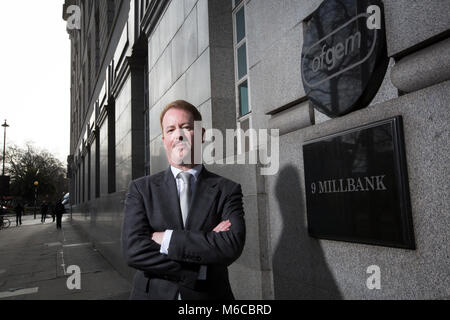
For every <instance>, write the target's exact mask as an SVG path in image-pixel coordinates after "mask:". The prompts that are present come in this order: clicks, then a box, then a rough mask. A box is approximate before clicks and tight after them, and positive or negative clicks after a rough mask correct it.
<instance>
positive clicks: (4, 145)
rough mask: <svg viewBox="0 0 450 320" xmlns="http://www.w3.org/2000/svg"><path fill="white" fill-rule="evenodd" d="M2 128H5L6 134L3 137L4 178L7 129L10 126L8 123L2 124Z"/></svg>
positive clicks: (3, 173)
mask: <svg viewBox="0 0 450 320" xmlns="http://www.w3.org/2000/svg"><path fill="white" fill-rule="evenodd" d="M2 127H3V128H5V134H4V135H3V172H2V176H4V175H5V154H6V128H8V127H9V125H8V124H7V123H6V120H5V123H4V124H2Z"/></svg>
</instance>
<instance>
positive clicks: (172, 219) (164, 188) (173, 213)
mask: <svg viewBox="0 0 450 320" xmlns="http://www.w3.org/2000/svg"><path fill="white" fill-rule="evenodd" d="M159 187H160V193H159V194H160V196H159V199H160V205H161V208H162V210H163V215H164V218H165V219H166V221H167V223H168V225H169V227H170V228H171V227H173V226H176V227H177V230H182V229H183V218H182V216H181V209H180V201H179V199H178V191H177V184H176V182H175V178H174V177H173V174H172V171H171V170H170V167H169V168H168V169H167V170H166V172H165V174H164V181H163V183H162V184H161V185H160V186H159Z"/></svg>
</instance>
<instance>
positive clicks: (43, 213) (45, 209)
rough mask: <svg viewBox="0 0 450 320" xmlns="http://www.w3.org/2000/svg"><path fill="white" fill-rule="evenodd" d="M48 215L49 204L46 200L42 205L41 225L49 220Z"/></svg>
mask: <svg viewBox="0 0 450 320" xmlns="http://www.w3.org/2000/svg"><path fill="white" fill-rule="evenodd" d="M47 213H48V204H47V202H45V200H44V201H43V202H42V205H41V223H45V219H46V218H47Z"/></svg>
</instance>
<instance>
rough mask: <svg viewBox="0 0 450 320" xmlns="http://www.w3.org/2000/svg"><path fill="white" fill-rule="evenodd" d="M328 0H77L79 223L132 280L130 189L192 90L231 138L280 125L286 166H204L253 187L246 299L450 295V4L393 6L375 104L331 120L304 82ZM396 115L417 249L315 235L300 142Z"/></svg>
mask: <svg viewBox="0 0 450 320" xmlns="http://www.w3.org/2000/svg"><path fill="white" fill-rule="evenodd" d="M321 3H322V0H302V1H299V0H283V1H277V0H96V1H93V0H90V1H89V0H72V1H70V0H66V2H65V5H64V13H63V15H64V18H65V19H66V20H67V21H69V20H70V19H71V18H72V17H73V14H76V13H75V11H70V10H68V9H69V7H70V6H77V7H78V8H80V9H81V10H80V23H79V28H77V27H73V26H72V27H69V25H68V32H69V35H70V40H71V48H72V51H71V81H72V87H71V141H70V144H71V145H70V152H71V155H70V157H69V164H68V165H69V168H70V174H71V201H72V204H73V223H75V224H76V225H77V226H79V228H80V229H81V230H83V231H84V232H85V233H86V236H87V237H89V239H90V240H91V241H92V242H93V244H94V245H95V247H96V248H97V249H98V250H99V251H100V252H101V253H102V254H103V255H104V256H105V257H106V258H107V259H108V260H109V261H110V262H111V263H112V264H113V265H114V266H115V267H116V268H117V269H118V270H119V271H120V272H121V273H122V274H123V275H125V276H126V277H128V278H131V275H132V270H130V269H129V268H128V267H127V266H125V265H124V262H123V259H122V256H121V249H120V229H121V223H122V218H123V212H122V209H123V203H124V198H125V193H126V189H127V186H128V183H129V182H130V181H131V180H132V179H136V178H138V177H141V176H143V175H147V174H153V173H156V172H159V171H161V170H164V169H166V168H167V166H168V163H167V161H166V159H165V152H164V149H163V144H162V140H161V132H160V126H159V114H160V112H161V110H162V109H163V108H164V106H165V105H166V104H167V103H168V102H170V101H172V100H177V99H185V100H187V101H190V102H191V103H193V104H194V105H195V106H197V107H198V108H199V110H200V111H201V113H202V115H203V118H204V123H203V125H204V127H206V128H210V129H212V128H214V129H218V130H219V131H221V132H223V134H224V135H225V130H226V129H233V130H235V129H237V128H241V129H243V130H244V131H246V130H247V129H249V128H252V129H277V130H279V170H278V171H277V173H276V174H273V175H261V165H260V164H250V163H247V164H239V165H237V164H233V165H226V164H217V163H216V164H213V165H210V166H208V168H209V169H211V170H212V171H214V172H216V173H218V174H221V175H224V176H226V177H228V178H230V179H232V180H234V181H236V182H239V183H241V185H242V188H243V193H244V207H245V213H246V224H247V239H246V246H245V249H244V252H243V254H242V256H241V258H240V259H239V260H238V261H236V262H235V263H234V264H233V265H232V266H231V267H230V268H229V270H230V279H231V283H232V286H233V289H234V292H235V295H236V298H238V299H317V298H332V299H434V298H448V297H450V293H449V288H450V286H449V283H448V273H449V268H448V265H449V247H448V243H449V237H448V230H449V226H450V221H449V212H450V210H449V201H448V189H449V185H448V178H447V176H448V174H447V173H448V155H449V145H448V141H449V131H448V124H449V112H448V108H449V105H450V98H449V91H450V81H449V80H450V39H449V35H450V20H449V19H448V12H450V2H449V1H447V0H425V1H423V0H422V1H419V0H408V1H406V0H384V1H383V4H384V11H385V12H384V18H385V29H386V30H385V31H386V39H387V50H388V56H389V58H390V63H389V68H388V71H387V73H386V76H385V79H384V81H383V84H382V85H381V88H380V89H379V91H378V94H377V95H376V97H375V98H374V99H373V101H372V102H371V104H370V105H369V106H368V107H367V108H363V109H361V110H359V111H356V112H352V113H350V114H348V115H345V116H342V117H338V118H333V119H331V118H328V117H327V116H325V115H324V114H321V113H320V112H318V111H316V110H315V109H314V108H313V106H312V103H311V102H310V101H309V100H308V98H307V96H306V94H305V90H304V88H303V85H302V76H301V63H300V61H301V55H302V44H303V38H304V29H305V24H306V22H307V21H308V19H309V17H310V16H311V14H312V13H313V12H314V10H316V8H317V7H318V6H319V5H320V4H321ZM397 115H401V116H402V117H403V123H404V134H405V149H406V159H407V169H408V175H409V191H410V197H411V207H412V218H413V225H414V234H415V239H416V249H415V250H405V249H396V248H389V247H380V246H371V245H366V244H355V243H347V242H340V241H330V240H319V239H315V238H312V237H310V236H309V235H308V231H307V218H306V203H305V202H306V199H305V186H304V165H303V154H302V145H303V143H304V142H305V141H308V140H311V139H313V138H318V137H322V136H326V135H329V134H332V133H335V132H339V131H342V130H345V129H348V128H353V127H357V126H360V125H364V124H367V123H371V122H374V121H377V120H382V119H385V118H388V117H391V116H397ZM244 142H246V145H247V146H248V145H249V144H250V145H251V144H252V143H254V141H252V139H251V138H250V139H244ZM249 149H251V147H247V148H246V149H245V150H246V151H247V155H248V151H249ZM272 156H275V155H272ZM371 265H377V266H379V267H380V270H381V289H379V290H370V289H368V287H367V286H366V280H367V278H368V277H369V276H370V274H368V273H367V268H368V267H369V266H371ZM243 284H245V285H243Z"/></svg>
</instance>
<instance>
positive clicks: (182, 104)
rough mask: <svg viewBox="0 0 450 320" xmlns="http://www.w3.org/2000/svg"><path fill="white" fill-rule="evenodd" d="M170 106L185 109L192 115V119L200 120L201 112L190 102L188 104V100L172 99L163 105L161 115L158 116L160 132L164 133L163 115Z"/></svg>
mask: <svg viewBox="0 0 450 320" xmlns="http://www.w3.org/2000/svg"><path fill="white" fill-rule="evenodd" d="M172 108H175V109H181V110H185V111H187V112H189V113H191V114H192V115H193V116H194V121H202V114H201V113H200V111H198V109H197V108H196V107H194V106H193V105H192V104H190V103H189V102H187V101H184V100H177V101H173V102H171V103H169V104H168V105H166V106H165V107H164V110H163V111H162V112H161V115H160V117H159V122H160V125H161V132H163V134H164V130H163V119H164V116H165V115H166V113H167V111H169V110H170V109H172Z"/></svg>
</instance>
